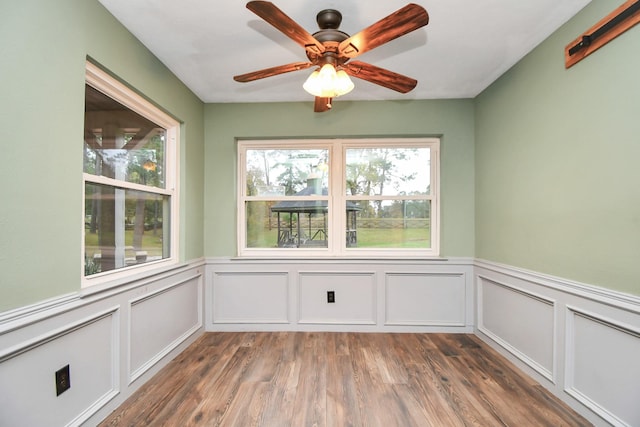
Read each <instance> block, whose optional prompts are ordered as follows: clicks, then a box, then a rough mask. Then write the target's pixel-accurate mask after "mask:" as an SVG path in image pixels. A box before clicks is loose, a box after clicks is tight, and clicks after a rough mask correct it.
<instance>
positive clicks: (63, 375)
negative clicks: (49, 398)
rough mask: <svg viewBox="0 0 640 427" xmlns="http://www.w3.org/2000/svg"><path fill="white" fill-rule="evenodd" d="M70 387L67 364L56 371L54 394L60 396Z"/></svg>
mask: <svg viewBox="0 0 640 427" xmlns="http://www.w3.org/2000/svg"><path fill="white" fill-rule="evenodd" d="M70 388H71V374H70V371H69V365H67V366H65V367H64V368H61V369H59V370H57V371H56V396H60V395H61V394H62V393H64V392H65V391H67V390H69V389H70Z"/></svg>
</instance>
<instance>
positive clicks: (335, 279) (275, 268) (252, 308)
mask: <svg viewBox="0 0 640 427" xmlns="http://www.w3.org/2000/svg"><path fill="white" fill-rule="evenodd" d="M207 269H208V272H207V277H208V279H209V280H207V285H206V294H205V295H206V296H205V301H206V306H207V308H206V309H205V313H206V316H207V318H206V328H207V330H209V331H243V330H245V331H246V330H251V331H273V330H291V331H316V330H323V331H361V332H383V331H386V332H445V331H446V332H467V333H470V332H473V321H474V311H473V310H474V306H473V301H474V295H473V281H472V278H473V260H472V259H449V260H412V261H408V260H404V261H402V260H397V261H395V260H319V259H318V260H316V259H314V260H295V259H269V260H257V259H253V260H246V259H230V258H215V259H214V258H212V259H208V260H207ZM329 291H333V292H334V294H335V302H334V303H329V302H327V292H329Z"/></svg>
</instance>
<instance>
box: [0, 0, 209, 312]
mask: <svg viewBox="0 0 640 427" xmlns="http://www.w3.org/2000/svg"><path fill="white" fill-rule="evenodd" d="M1 10H2V25H0V58H1V60H0V99H2V103H0V144H1V147H2V155H0V179H1V181H2V182H3V183H4V184H3V185H2V186H1V187H0V199H1V200H2V203H0V236H1V237H0V312H1V311H3V310H7V309H10V308H14V307H19V306H22V305H26V304H30V303H34V302H37V301H40V300H43V299H47V298H50V297H54V296H58V295H63V294H67V293H71V292H75V291H78V290H79V289H80V275H81V253H80V247H81V239H82V235H81V229H80V227H79V224H81V221H82V213H81V209H82V181H81V178H82V150H81V141H82V135H83V126H84V124H83V121H84V72H85V65H84V64H85V60H86V57H87V55H88V56H90V57H92V58H94V59H95V60H96V61H97V62H99V63H100V64H101V65H103V66H104V67H106V68H107V69H109V70H110V71H111V72H113V73H114V74H115V75H117V76H118V77H119V78H121V79H122V80H124V81H126V82H127V83H128V84H130V85H131V86H132V87H134V88H136V89H137V90H138V91H140V92H141V93H142V94H144V95H145V96H147V97H148V98H149V99H151V100H152V101H154V102H156V103H158V104H159V105H162V106H163V107H164V108H165V109H166V110H167V111H168V112H169V113H171V114H173V115H174V116H176V117H177V118H178V119H180V120H182V121H184V122H185V125H184V126H183V127H182V128H183V134H182V146H181V160H182V164H183V165H184V164H186V163H188V164H189V168H185V167H183V168H182V177H181V178H182V192H181V254H180V255H181V259H184V260H188V259H193V258H198V257H201V256H202V254H203V247H204V243H203V237H202V212H203V209H202V194H203V185H204V184H203V178H202V175H203V162H202V157H203V152H204V145H203V138H204V136H203V135H204V133H203V132H204V125H203V122H202V120H203V117H202V112H203V104H202V102H201V101H200V100H199V99H198V98H196V97H195V96H194V95H193V94H192V93H191V92H190V91H189V90H188V89H187V88H186V87H185V86H184V85H183V84H182V83H181V82H180V81H178V80H177V79H176V78H175V76H173V75H172V74H171V73H170V72H169V71H168V70H167V69H166V68H165V67H164V66H163V65H162V64H161V63H160V61H158V60H157V59H156V58H155V57H154V56H153V55H151V54H150V53H149V51H148V50H147V49H146V48H144V46H142V44H140V43H139V42H138V41H137V40H136V39H135V38H134V37H133V36H132V35H131V34H130V33H129V32H128V31H127V30H125V29H124V28H123V27H122V26H121V25H120V24H119V23H118V22H117V21H116V20H115V19H114V18H113V17H112V16H111V15H110V14H109V13H108V12H107V11H106V10H105V9H104V8H103V7H102V6H101V5H100V4H99V3H98V1H97V0H59V1H55V2H51V1H48V0H29V1H25V2H10V4H9V3H7V4H3V6H2V7H1Z"/></svg>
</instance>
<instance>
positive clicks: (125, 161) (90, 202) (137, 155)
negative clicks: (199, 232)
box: [82, 64, 178, 286]
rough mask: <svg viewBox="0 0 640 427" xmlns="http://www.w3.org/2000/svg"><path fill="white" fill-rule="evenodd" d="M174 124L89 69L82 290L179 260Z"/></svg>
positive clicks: (176, 128) (175, 132)
mask: <svg viewBox="0 0 640 427" xmlns="http://www.w3.org/2000/svg"><path fill="white" fill-rule="evenodd" d="M177 135H178V122H176V121H175V120H174V119H172V118H171V117H169V116H167V115H166V114H165V113H163V112H162V111H160V110H159V109H157V108H156V107H155V106H153V105H152V104H150V103H149V102H147V101H146V100H144V99H142V98H141V97H139V96H138V95H137V94H135V93H134V92H132V91H131V90H130V89H128V88H127V87H125V86H124V85H122V84H121V83H119V82H117V81H116V80H114V79H113V78H112V77H110V76H109V75H107V74H106V73H104V72H103V71H102V70H100V69H98V68H97V67H95V66H94V65H92V64H87V80H86V85H85V131H84V142H83V182H84V210H83V242H82V249H83V257H82V258H83V259H82V263H83V286H89V285H93V284H97V283H102V282H104V281H105V280H113V279H117V278H118V277H121V276H125V275H126V274H128V273H127V271H128V270H130V269H133V268H135V269H141V270H142V269H146V268H152V267H156V266H158V264H164V263H167V262H169V263H174V262H175V261H176V258H177V256H176V254H177V211H178V209H177V205H176V204H177V191H176V178H177V174H176V172H177V164H176V160H177V140H178V138H177Z"/></svg>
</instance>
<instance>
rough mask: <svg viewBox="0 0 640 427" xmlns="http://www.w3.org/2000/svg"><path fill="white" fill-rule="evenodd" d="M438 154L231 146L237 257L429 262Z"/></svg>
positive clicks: (413, 146) (353, 146)
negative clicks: (235, 166) (234, 155)
mask: <svg viewBox="0 0 640 427" xmlns="http://www.w3.org/2000/svg"><path fill="white" fill-rule="evenodd" d="M439 145H440V144H439V140H438V139H437V138H393V139H391V138H385V139H332V140H279V141H264V140H260V141H252V140H241V141H238V159H239V165H238V172H239V177H238V182H239V184H240V187H239V189H240V194H239V197H238V217H239V221H238V248H239V250H238V252H239V255H240V256H258V257H259V256H265V257H271V256H293V257H296V256H300V257H305V256H340V257H350V256H352V257H394V256H396V257H429V256H437V255H438V254H439V245H438V241H439V239H438V237H439V221H438V219H439V215H438V212H439V193H438V189H439V186H438V179H439Z"/></svg>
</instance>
